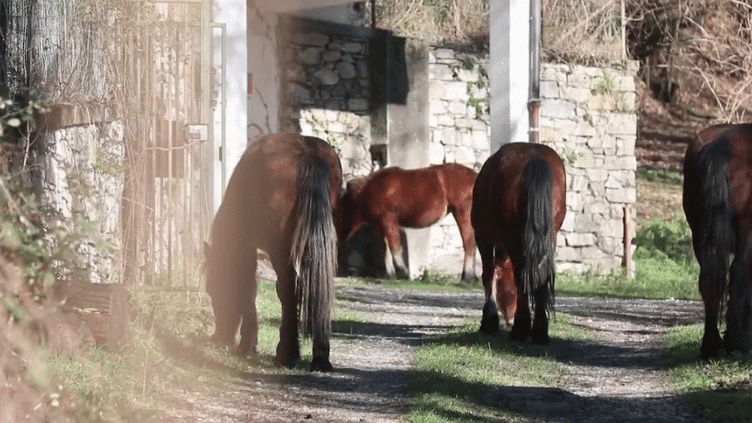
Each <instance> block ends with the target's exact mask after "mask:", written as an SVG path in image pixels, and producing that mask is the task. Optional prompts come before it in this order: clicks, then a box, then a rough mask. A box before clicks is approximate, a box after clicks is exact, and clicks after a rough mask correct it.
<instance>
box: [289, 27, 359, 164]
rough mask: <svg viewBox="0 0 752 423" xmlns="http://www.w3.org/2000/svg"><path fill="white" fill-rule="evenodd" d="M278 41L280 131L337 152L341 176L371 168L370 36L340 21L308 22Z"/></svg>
mask: <svg viewBox="0 0 752 423" xmlns="http://www.w3.org/2000/svg"><path fill="white" fill-rule="evenodd" d="M307 25H308V26H310V27H311V28H310V29H309V30H307V31H301V30H296V31H293V33H292V35H291V37H290V38H289V40H288V41H289V42H288V43H287V44H286V45H284V46H282V48H281V50H282V51H283V52H284V54H282V55H281V56H282V59H281V60H283V63H282V66H281V69H284V71H283V72H285V75H284V78H283V95H284V96H285V98H284V101H283V104H284V106H283V112H282V116H281V119H280V121H281V126H282V130H283V131H289V132H295V133H301V134H304V135H311V136H315V137H319V138H321V139H323V140H325V141H327V142H329V143H330V144H332V145H333V146H334V147H335V148H336V149H337V151H338V152H339V154H340V157H341V159H342V166H343V171H344V173H345V175H346V176H363V175H367V174H369V173H370V172H371V171H372V170H373V169H374V167H373V165H372V163H371V158H370V152H369V147H370V145H371V132H372V130H371V115H370V108H369V101H370V95H371V92H370V81H369V74H368V48H369V38H368V37H367V35H366V34H363V33H357V32H353V31H349V30H348V28H352V27H348V26H345V25H333V24H326V23H323V22H322V23H314V22H310V21H309V22H307Z"/></svg>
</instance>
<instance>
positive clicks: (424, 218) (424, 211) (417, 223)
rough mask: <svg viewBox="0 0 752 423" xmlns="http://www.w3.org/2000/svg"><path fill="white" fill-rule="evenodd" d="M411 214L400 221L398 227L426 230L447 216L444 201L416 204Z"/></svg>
mask: <svg viewBox="0 0 752 423" xmlns="http://www.w3.org/2000/svg"><path fill="white" fill-rule="evenodd" d="M416 206H418V207H416V208H414V210H412V212H411V213H409V214H406V215H405V216H403V217H402V218H401V219H400V222H399V223H400V226H402V227H405V228H416V229H420V228H427V227H429V226H432V225H435V224H436V223H437V222H438V221H439V220H441V219H443V218H444V216H446V215H447V204H446V201H429V202H425V203H422V204H417V205H416Z"/></svg>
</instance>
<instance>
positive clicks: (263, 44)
mask: <svg viewBox="0 0 752 423" xmlns="http://www.w3.org/2000/svg"><path fill="white" fill-rule="evenodd" d="M278 21H279V18H278V16H277V15H276V14H273V13H272V14H270V13H264V12H261V11H260V10H258V9H256V8H251V9H250V10H249V11H248V72H249V73H250V74H251V75H252V78H253V87H252V90H251V93H250V94H249V95H248V139H249V140H254V139H256V138H258V137H259V136H261V135H264V134H270V133H273V132H277V131H279V101H280V84H281V80H280V69H279V60H278V52H277V35H276V32H277V24H278Z"/></svg>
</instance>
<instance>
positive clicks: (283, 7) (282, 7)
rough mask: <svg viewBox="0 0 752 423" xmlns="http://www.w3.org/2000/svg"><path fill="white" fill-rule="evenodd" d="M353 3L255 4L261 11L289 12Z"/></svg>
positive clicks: (269, 0)
mask: <svg viewBox="0 0 752 423" xmlns="http://www.w3.org/2000/svg"><path fill="white" fill-rule="evenodd" d="M350 3H355V1H353V0H258V1H257V2H256V4H257V5H258V7H259V9H261V11H262V12H266V13H291V12H297V11H300V10H305V9H318V8H319V7H327V6H339V5H343V4H350Z"/></svg>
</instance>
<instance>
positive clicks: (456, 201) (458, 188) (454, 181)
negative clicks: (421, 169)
mask: <svg viewBox="0 0 752 423" xmlns="http://www.w3.org/2000/svg"><path fill="white" fill-rule="evenodd" d="M433 167H434V168H435V170H436V172H438V173H439V176H440V178H441V180H442V183H443V186H444V188H443V189H444V192H445V193H446V198H447V202H448V208H449V209H450V210H449V211H458V210H459V209H464V208H466V207H470V205H471V203H472V198H473V185H474V184H475V178H476V177H477V176H478V173H477V172H476V171H474V170H473V169H471V168H469V167H467V166H463V165H461V164H459V163H446V164H442V165H436V166H433Z"/></svg>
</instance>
